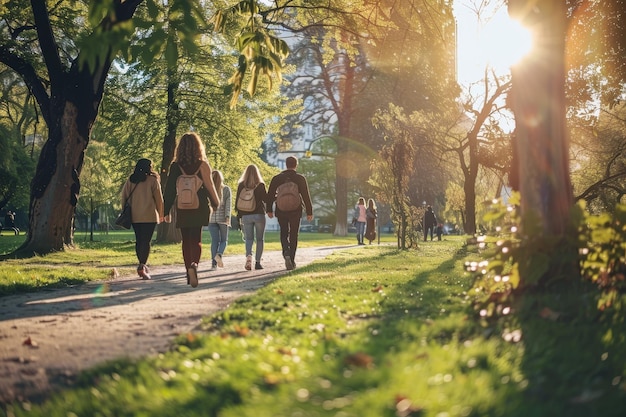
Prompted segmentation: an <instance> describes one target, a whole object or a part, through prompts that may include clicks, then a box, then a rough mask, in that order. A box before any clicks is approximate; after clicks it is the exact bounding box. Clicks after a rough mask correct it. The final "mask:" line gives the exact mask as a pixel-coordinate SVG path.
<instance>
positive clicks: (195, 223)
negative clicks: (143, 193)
mask: <svg viewBox="0 0 626 417" xmlns="http://www.w3.org/2000/svg"><path fill="white" fill-rule="evenodd" d="M174 155H175V159H174V161H173V162H172V164H171V165H170V169H169V175H168V177H167V183H166V184H165V191H164V196H163V198H164V206H165V213H166V214H167V216H166V218H165V221H169V220H170V214H169V213H170V210H171V209H172V206H173V205H174V204H175V203H176V180H177V179H178V177H180V176H181V175H185V174H183V172H184V173H186V174H189V175H191V174H192V173H194V172H195V173H196V175H197V176H198V177H200V179H202V185H201V187H200V188H199V189H198V191H197V194H198V200H200V205H199V207H197V208H193V209H181V208H178V207H177V208H176V210H177V212H176V227H177V228H179V229H180V234H181V237H182V240H183V243H182V250H183V259H184V261H185V269H186V270H187V283H188V284H189V285H191V286H192V287H193V288H195V287H197V286H198V263H200V257H201V256H202V227H203V226H208V225H209V216H210V214H211V207H212V208H213V210H215V209H216V208H217V207H219V205H220V198H219V195H218V193H217V190H216V189H215V184H214V183H213V178H212V176H211V172H212V169H211V165H210V164H209V162H208V160H207V157H206V150H205V147H204V143H203V142H202V139H200V136H199V135H198V134H197V133H196V132H187V133H185V134H183V135H182V136H181V138H180V140H179V141H178V145H177V146H176V151H175V152H174ZM209 206H210V207H209Z"/></svg>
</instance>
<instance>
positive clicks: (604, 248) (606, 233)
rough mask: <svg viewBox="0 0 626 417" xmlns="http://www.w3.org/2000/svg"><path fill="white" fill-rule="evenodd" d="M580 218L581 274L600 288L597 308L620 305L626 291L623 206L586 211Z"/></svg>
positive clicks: (624, 211)
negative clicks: (600, 293)
mask: <svg viewBox="0 0 626 417" xmlns="http://www.w3.org/2000/svg"><path fill="white" fill-rule="evenodd" d="M582 220H583V222H582V223H581V227H580V228H579V230H580V235H579V238H580V247H581V252H582V256H581V262H580V266H581V273H582V275H583V277H584V278H586V279H589V280H591V282H593V283H594V284H596V285H597V286H598V288H599V289H600V290H601V291H602V293H603V297H602V299H601V300H599V305H598V307H599V308H601V309H605V308H608V307H611V306H612V305H614V304H616V303H617V304H620V303H621V297H620V294H623V293H624V292H625V291H626V205H624V204H618V205H617V206H616V207H615V210H614V211H613V212H612V213H601V214H598V215H590V214H588V213H587V212H585V216H584V218H583V219H582ZM619 307H623V306H622V305H619Z"/></svg>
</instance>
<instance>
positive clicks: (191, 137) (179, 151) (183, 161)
mask: <svg viewBox="0 0 626 417" xmlns="http://www.w3.org/2000/svg"><path fill="white" fill-rule="evenodd" d="M174 155H175V157H174V160H175V161H176V162H178V164H179V165H182V166H185V167H188V166H190V165H193V164H194V163H196V162H198V161H206V160H207V159H206V150H205V148H204V143H202V139H200V135H198V134H197V133H196V132H187V133H185V134H183V135H182V136H181V137H180V140H179V141H178V145H177V146H176V151H175V152H174Z"/></svg>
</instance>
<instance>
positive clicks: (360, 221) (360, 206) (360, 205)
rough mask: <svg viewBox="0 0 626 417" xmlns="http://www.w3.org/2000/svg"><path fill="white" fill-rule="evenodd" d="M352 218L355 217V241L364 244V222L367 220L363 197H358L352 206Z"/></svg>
mask: <svg viewBox="0 0 626 417" xmlns="http://www.w3.org/2000/svg"><path fill="white" fill-rule="evenodd" d="M353 218H354V219H356V222H355V226H356V241H357V243H358V244H359V245H365V242H363V237H364V236H365V223H366V222H367V208H366V207H365V198H363V197H359V200H358V202H357V204H356V206H355V207H354V214H353Z"/></svg>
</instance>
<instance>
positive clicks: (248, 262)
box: [245, 255, 252, 271]
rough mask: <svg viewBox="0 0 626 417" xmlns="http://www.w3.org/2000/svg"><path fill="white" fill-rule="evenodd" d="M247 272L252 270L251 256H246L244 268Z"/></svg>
mask: <svg viewBox="0 0 626 417" xmlns="http://www.w3.org/2000/svg"><path fill="white" fill-rule="evenodd" d="M245 268H246V270H247V271H250V270H251V269H252V255H248V256H246V266H245Z"/></svg>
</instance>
